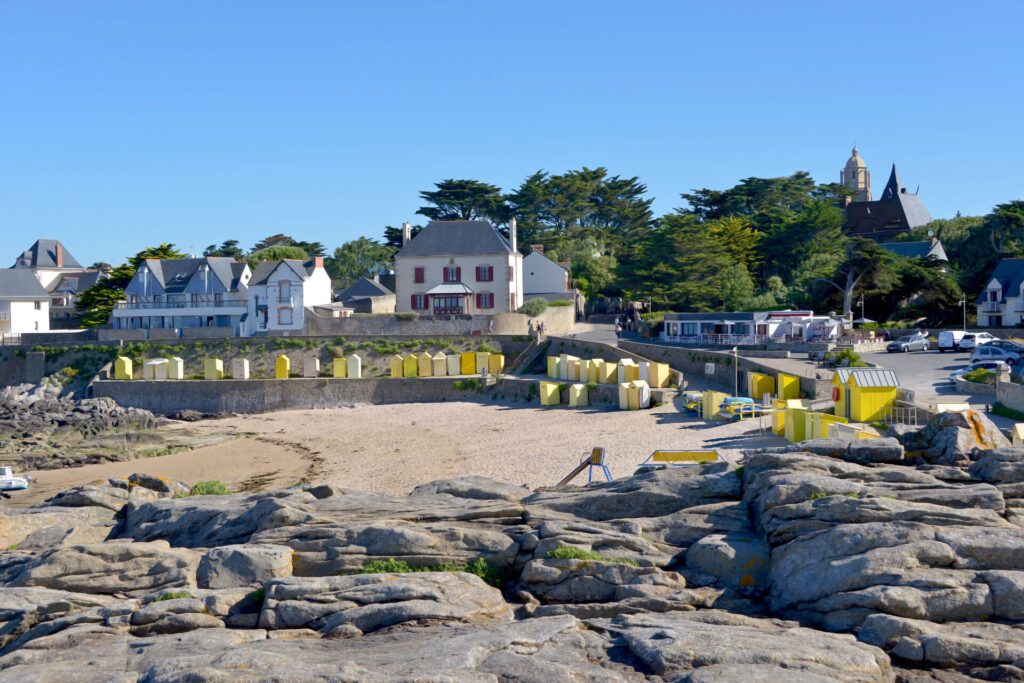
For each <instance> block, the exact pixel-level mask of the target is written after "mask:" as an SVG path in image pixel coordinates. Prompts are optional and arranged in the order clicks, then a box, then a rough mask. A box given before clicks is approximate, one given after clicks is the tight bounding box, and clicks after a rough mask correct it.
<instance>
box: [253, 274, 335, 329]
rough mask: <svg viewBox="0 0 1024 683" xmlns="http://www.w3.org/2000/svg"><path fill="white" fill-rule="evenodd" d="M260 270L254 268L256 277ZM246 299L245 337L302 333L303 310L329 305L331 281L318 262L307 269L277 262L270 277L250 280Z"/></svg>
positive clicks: (303, 324)
mask: <svg viewBox="0 0 1024 683" xmlns="http://www.w3.org/2000/svg"><path fill="white" fill-rule="evenodd" d="M262 267H264V264H260V266H257V272H258V273H259V270H260V269H261V268H262ZM303 275H304V276H305V277H303ZM248 299H249V300H248V312H249V315H248V316H247V318H246V321H247V328H246V334H250V335H251V334H262V333H267V332H301V331H302V330H303V329H304V326H305V322H306V319H305V316H306V308H312V307H314V306H323V305H326V304H329V303H331V277H330V275H328V274H327V271H326V270H325V269H324V265H323V259H320V258H317V259H315V260H314V261H312V262H311V265H309V266H308V267H307V266H306V265H304V264H302V263H301V262H298V261H295V262H286V261H279V262H277V264H276V265H274V266H272V269H271V271H270V273H269V274H259V277H258V278H253V280H252V281H251V284H250V286H249V297H248Z"/></svg>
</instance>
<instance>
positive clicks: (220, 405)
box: [92, 377, 536, 415]
mask: <svg viewBox="0 0 1024 683" xmlns="http://www.w3.org/2000/svg"><path fill="white" fill-rule="evenodd" d="M455 382H456V380H453V379H450V378H440V377H439V378H414V379H391V378H376V379H329V378H317V379H297V378H296V379H287V380H258V379H251V380H231V379H223V380H209V381H206V380H184V381H159V382H152V381H150V382H144V381H140V380H135V381H128V382H126V381H120V382H118V381H113V380H101V381H96V382H93V385H92V387H93V396H109V397H110V398H113V399H114V400H115V401H117V402H118V404H120V405H123V406H131V407H135V408H144V409H146V410H151V411H153V412H154V413H159V414H164V415H167V414H170V413H174V412H177V411H179V410H197V411H199V412H201V413H211V414H217V413H250V414H251V413H265V412H271V411H277V410H312V409H318V408H335V407H340V406H345V405H351V404H354V403H372V404H384V403H437V402H443V401H481V400H505V401H517V402H525V401H528V400H531V398H530V397H531V395H532V394H531V389H530V387H531V386H532V385H535V384H536V382H535V381H529V380H515V379H503V380H501V381H499V382H497V383H496V384H494V385H493V386H489V387H487V388H486V389H484V390H483V391H477V390H472V391H464V390H460V389H456V388H455Z"/></svg>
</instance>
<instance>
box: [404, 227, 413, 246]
mask: <svg viewBox="0 0 1024 683" xmlns="http://www.w3.org/2000/svg"><path fill="white" fill-rule="evenodd" d="M411 239H412V228H411V227H410V226H409V224H408V223H402V246H403V247H404V246H405V243H406V242H408V241H409V240H411Z"/></svg>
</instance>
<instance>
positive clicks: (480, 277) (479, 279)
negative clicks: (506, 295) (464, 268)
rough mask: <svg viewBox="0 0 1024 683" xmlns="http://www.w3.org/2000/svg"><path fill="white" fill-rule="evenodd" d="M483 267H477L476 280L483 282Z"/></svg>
mask: <svg viewBox="0 0 1024 683" xmlns="http://www.w3.org/2000/svg"><path fill="white" fill-rule="evenodd" d="M482 271H483V268H482V267H481V266H477V267H476V281H477V282H483V279H484V276H483V274H482Z"/></svg>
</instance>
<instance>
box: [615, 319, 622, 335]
mask: <svg viewBox="0 0 1024 683" xmlns="http://www.w3.org/2000/svg"><path fill="white" fill-rule="evenodd" d="M615 337H616V338H617V339H622V323H620V322H618V321H615Z"/></svg>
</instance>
